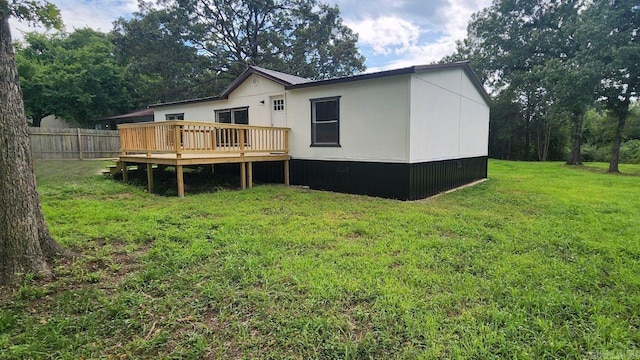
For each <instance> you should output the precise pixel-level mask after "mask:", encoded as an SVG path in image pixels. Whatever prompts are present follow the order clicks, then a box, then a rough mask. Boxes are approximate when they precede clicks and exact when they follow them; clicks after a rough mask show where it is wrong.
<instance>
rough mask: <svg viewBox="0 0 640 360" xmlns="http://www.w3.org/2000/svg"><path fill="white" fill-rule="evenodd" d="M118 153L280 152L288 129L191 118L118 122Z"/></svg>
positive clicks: (284, 149) (285, 145) (285, 149)
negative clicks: (197, 120) (195, 120)
mask: <svg viewBox="0 0 640 360" xmlns="http://www.w3.org/2000/svg"><path fill="white" fill-rule="evenodd" d="M118 129H119V130H120V144H121V153H122V154H123V155H126V154H141V153H143V154H147V156H151V154H158V153H168V154H176V155H177V156H178V157H180V155H181V154H193V153H234V154H241V155H242V154H244V153H250V152H253V153H256V152H262V153H265V152H266V153H283V154H287V153H288V152H289V129H288V128H280V127H266V126H248V125H233V124H221V123H207V122H194V121H182V120H177V121H176V120H174V121H159V122H148V123H135V124H121V125H118Z"/></svg>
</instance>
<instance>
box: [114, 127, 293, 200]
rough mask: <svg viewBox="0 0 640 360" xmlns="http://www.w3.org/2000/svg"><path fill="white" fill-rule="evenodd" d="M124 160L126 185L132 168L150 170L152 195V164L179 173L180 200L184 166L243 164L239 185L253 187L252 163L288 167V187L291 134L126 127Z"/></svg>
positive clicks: (273, 129)
mask: <svg viewBox="0 0 640 360" xmlns="http://www.w3.org/2000/svg"><path fill="white" fill-rule="evenodd" d="M118 128H119V130H120V144H121V153H120V157H119V163H120V168H121V169H122V172H123V179H124V180H125V181H127V165H128V164H131V163H136V164H147V182H148V187H149V192H152V191H153V167H152V165H153V164H162V165H173V166H175V167H176V176H177V182H178V196H180V197H182V196H184V176H183V166H188V165H208V164H210V165H215V164H229V163H239V164H240V185H241V186H242V188H243V189H244V188H246V187H247V186H249V187H251V186H252V185H253V163H254V162H263V161H283V162H284V165H285V166H284V178H285V184H286V185H289V159H290V156H289V129H288V128H279V127H261V126H246V125H231V124H220V123H204V122H193V121H162V122H151V123H136V124H122V125H119V126H118Z"/></svg>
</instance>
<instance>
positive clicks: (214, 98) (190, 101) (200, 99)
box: [149, 96, 226, 108]
mask: <svg viewBox="0 0 640 360" xmlns="http://www.w3.org/2000/svg"><path fill="white" fill-rule="evenodd" d="M223 99H226V98H222V97H219V96H209V97H203V98H197V99H187V100H178V101H170V102H166V103H158V104H151V105H149V108H157V107H163V106H172V105H183V104H193V103H199V102H207V101H216V100H223Z"/></svg>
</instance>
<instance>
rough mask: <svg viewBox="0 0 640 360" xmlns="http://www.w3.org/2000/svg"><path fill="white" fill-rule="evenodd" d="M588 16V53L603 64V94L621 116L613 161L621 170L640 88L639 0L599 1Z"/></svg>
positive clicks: (613, 111)
mask: <svg viewBox="0 0 640 360" xmlns="http://www.w3.org/2000/svg"><path fill="white" fill-rule="evenodd" d="M585 18H587V19H590V20H591V21H590V22H588V23H587V24H586V25H585V26H586V27H587V29H588V31H589V34H590V35H591V36H590V39H589V47H588V48H587V49H585V53H587V54H588V55H589V56H590V57H592V58H593V59H596V61H598V62H599V63H600V65H601V67H602V80H601V85H602V87H601V92H600V96H601V97H603V98H604V99H605V100H604V103H605V107H606V108H607V109H608V110H609V111H610V113H611V114H612V115H614V116H615V117H616V118H617V120H618V122H617V127H616V132H615V136H614V139H613V148H612V151H611V160H610V162H609V172H611V173H618V172H620V171H619V169H618V163H619V160H620V146H621V144H622V139H623V134H624V129H625V124H626V121H627V117H628V115H629V106H630V104H631V99H632V98H634V97H636V96H637V95H638V91H639V88H640V6H638V2H637V1H635V0H606V1H605V0H603V1H596V2H594V4H593V5H592V6H591V7H589V9H588V10H587V11H585Z"/></svg>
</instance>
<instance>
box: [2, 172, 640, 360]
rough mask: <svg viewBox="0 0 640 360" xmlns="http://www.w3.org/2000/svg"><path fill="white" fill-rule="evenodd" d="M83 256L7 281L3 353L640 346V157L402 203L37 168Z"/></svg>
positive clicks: (535, 354)
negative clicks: (193, 190) (210, 188)
mask: <svg viewBox="0 0 640 360" xmlns="http://www.w3.org/2000/svg"><path fill="white" fill-rule="evenodd" d="M36 165H37V166H36V167H37V176H38V183H39V188H40V193H41V197H42V202H43V207H44V211H45V214H46V217H47V221H48V223H49V226H50V229H51V232H52V233H53V235H54V236H55V237H56V239H58V241H59V242H60V243H62V244H63V245H65V246H66V247H69V248H71V249H73V250H74V251H76V252H79V253H81V254H82V255H83V256H82V257H81V258H77V259H74V260H72V261H69V260H67V261H61V262H60V263H58V264H57V265H56V266H55V268H54V273H55V275H56V277H55V280H54V281H53V282H50V283H44V282H43V281H42V280H41V279H38V278H35V277H33V276H30V277H27V279H26V280H25V282H24V283H23V284H21V285H20V286H18V287H16V288H15V289H5V290H4V293H3V294H2V295H1V296H0V305H1V306H0V349H3V350H2V351H0V359H9V358H60V359H77V358H124V359H126V358H212V359H215V358H223V359H243V358H246V359H251V358H265V359H381V358H391V359H393V358H397V359H431V358H472V359H491V358H522V359H528V358H531V359H544V358H553V359H557V358H569V359H607V358H620V359H626V358H639V357H640V331H639V330H640V329H639V327H640V276H639V275H638V274H639V273H640V221H638V214H640V201H639V199H640V166H638V165H629V166H622V167H621V170H622V171H623V172H624V173H626V174H627V175H620V176H617V175H608V174H605V173H604V171H605V170H606V164H589V165H588V166H584V167H567V166H564V165H562V164H560V163H517V162H504V161H491V162H490V166H489V178H490V180H489V181H487V182H484V183H482V184H480V185H477V186H474V187H470V188H467V189H463V190H460V191H457V192H454V193H451V194H447V195H444V196H440V197H437V198H434V199H430V200H425V201H418V202H400V201H393V200H384V199H377V198H369V197H363V196H353V195H345V194H336V193H327V192H318V191H309V190H304V189H300V188H286V187H283V186H256V187H254V188H253V189H249V190H244V191H237V190H224V189H219V191H216V192H214V193H200V194H188V195H187V197H186V198H184V199H178V198H175V197H163V196H156V195H150V194H148V193H146V192H145V191H144V189H143V188H142V187H139V186H132V185H124V184H122V183H119V182H115V181H112V180H109V179H107V178H104V177H102V176H100V175H96V173H97V171H98V170H99V169H100V168H101V167H102V166H104V164H103V163H99V162H89V161H85V162H72V161H67V162H53V161H49V162H46V163H45V162H43V163H37V164H36Z"/></svg>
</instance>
